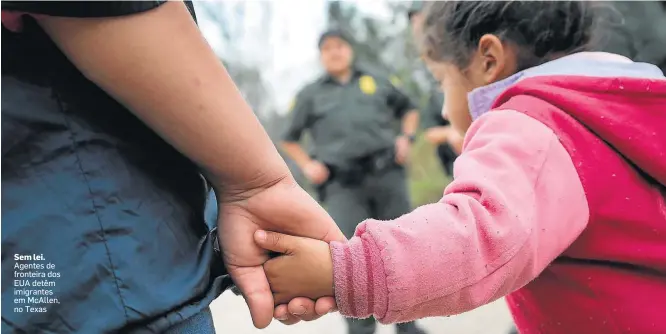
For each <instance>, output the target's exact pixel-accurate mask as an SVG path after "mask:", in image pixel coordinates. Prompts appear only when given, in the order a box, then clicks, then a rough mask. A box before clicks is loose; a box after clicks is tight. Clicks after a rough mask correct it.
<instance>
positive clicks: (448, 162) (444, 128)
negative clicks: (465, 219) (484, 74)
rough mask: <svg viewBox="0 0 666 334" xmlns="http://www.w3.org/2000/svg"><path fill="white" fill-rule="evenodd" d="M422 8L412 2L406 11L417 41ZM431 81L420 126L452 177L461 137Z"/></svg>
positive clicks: (437, 89)
mask: <svg viewBox="0 0 666 334" xmlns="http://www.w3.org/2000/svg"><path fill="white" fill-rule="evenodd" d="M423 6H424V2H423V1H413V2H412V4H411V6H410V8H409V11H408V17H409V22H410V25H411V28H412V35H413V37H414V39H415V40H417V41H418V40H419V38H420V34H421V23H422V21H423V14H422V13H421V12H422V9H423ZM431 79H432V81H433V82H432V85H431V87H430V92H429V97H428V102H427V105H426V107H425V108H423V110H422V117H421V120H422V121H421V122H422V123H421V124H422V127H423V128H424V129H425V139H426V140H427V141H428V142H429V143H430V144H432V145H434V146H435V149H436V151H437V157H438V158H439V160H440V162H441V163H442V166H443V167H444V170H445V171H446V174H448V175H449V176H453V162H454V161H455V160H456V158H457V157H458V155H459V154H460V151H462V139H463V136H462V135H460V134H459V133H458V132H456V131H455V130H454V129H453V128H452V127H451V126H450V124H449V121H448V120H447V119H446V117H445V115H443V110H442V107H443V106H444V94H443V93H442V91H441V89H440V88H439V84H438V83H437V82H435V80H434V78H431Z"/></svg>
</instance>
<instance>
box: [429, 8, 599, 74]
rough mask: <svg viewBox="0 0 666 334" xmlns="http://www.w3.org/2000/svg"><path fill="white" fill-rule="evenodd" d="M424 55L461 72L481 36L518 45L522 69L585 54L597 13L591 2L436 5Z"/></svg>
mask: <svg viewBox="0 0 666 334" xmlns="http://www.w3.org/2000/svg"><path fill="white" fill-rule="evenodd" d="M423 24H424V26H423V31H424V35H423V36H424V40H423V48H424V49H423V51H424V54H425V56H426V57H428V58H429V59H431V60H433V61H449V62H452V63H453V64H455V65H456V66H458V67H460V68H465V67H467V65H469V61H470V58H471V57H470V55H471V54H472V53H473V52H474V51H475V50H476V48H477V45H478V43H479V40H480V39H481V37H482V36H483V35H485V34H493V35H496V36H497V37H499V38H500V39H501V40H502V41H503V42H509V43H513V44H514V45H515V46H517V47H518V50H517V51H518V67H519V70H523V69H526V68H529V67H532V66H536V65H540V64H542V63H545V62H547V61H549V60H552V59H553V58H556V57H558V56H560V55H562V54H570V53H573V52H578V51H583V50H585V49H586V47H587V45H588V44H589V42H590V39H591V35H592V30H593V26H594V15H593V12H592V9H591V8H590V6H589V3H588V1H433V2H431V3H430V4H429V5H428V6H427V7H426V15H425V21H424V23H423Z"/></svg>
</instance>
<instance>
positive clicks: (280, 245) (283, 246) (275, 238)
mask: <svg viewBox="0 0 666 334" xmlns="http://www.w3.org/2000/svg"><path fill="white" fill-rule="evenodd" d="M254 241H255V242H256V243H257V245H259V247H261V248H263V249H266V250H269V251H273V252H278V253H281V254H290V253H293V251H294V250H295V249H296V246H297V244H298V237H294V236H291V235H288V234H282V233H275V232H269V231H264V230H258V231H257V232H255V233H254Z"/></svg>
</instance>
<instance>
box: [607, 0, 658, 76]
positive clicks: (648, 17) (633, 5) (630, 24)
mask: <svg viewBox="0 0 666 334" xmlns="http://www.w3.org/2000/svg"><path fill="white" fill-rule="evenodd" d="M606 5H609V6H611V7H610V8H612V9H614V10H613V11H612V12H610V13H609V14H608V15H604V18H605V20H604V21H602V22H601V24H599V25H598V29H597V31H596V32H595V33H596V35H597V36H596V38H595V40H596V41H597V43H598V46H597V47H598V49H601V50H603V51H607V52H612V53H617V54H621V55H623V56H626V57H629V58H631V59H632V60H633V61H637V62H645V63H650V64H654V65H657V66H658V67H659V68H660V69H661V71H662V72H665V73H666V1H613V2H609V3H607V4H606Z"/></svg>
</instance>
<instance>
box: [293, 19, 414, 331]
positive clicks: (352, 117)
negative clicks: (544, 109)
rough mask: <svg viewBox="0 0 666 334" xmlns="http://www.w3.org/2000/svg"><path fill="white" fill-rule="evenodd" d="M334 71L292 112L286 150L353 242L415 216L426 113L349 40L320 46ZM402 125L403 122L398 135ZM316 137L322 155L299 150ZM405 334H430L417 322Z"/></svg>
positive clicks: (368, 322) (365, 325) (371, 326)
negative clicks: (376, 222)
mask: <svg viewBox="0 0 666 334" xmlns="http://www.w3.org/2000/svg"><path fill="white" fill-rule="evenodd" d="M319 50H320V56H321V63H322V65H323V67H324V69H325V70H326V74H324V75H323V76H322V77H320V78H319V79H317V80H315V81H314V82H312V83H310V84H309V85H307V86H306V87H305V88H303V89H302V90H301V91H300V92H299V93H298V95H297V96H296V99H295V100H294V101H293V103H292V106H291V118H292V119H291V123H290V125H289V127H288V129H287V131H286V134H285V137H284V142H283V143H282V148H283V149H284V151H285V152H286V153H287V154H288V155H289V156H290V157H291V158H292V159H293V160H294V161H295V162H296V163H297V164H298V166H299V167H300V168H301V169H302V171H303V173H304V174H305V176H306V177H307V178H308V179H309V180H310V182H312V183H313V184H315V185H317V186H318V189H319V191H320V199H322V201H323V203H324V204H325V206H326V207H327V210H328V211H329V213H330V214H331V216H332V217H333V219H334V220H335V221H336V222H337V224H338V226H339V227H340V229H341V230H342V232H343V233H344V234H345V235H346V236H347V237H348V238H349V237H352V236H353V234H354V230H355V228H356V225H357V224H359V223H360V222H361V221H363V220H365V219H367V218H377V219H393V218H396V217H398V216H400V215H402V214H404V213H407V212H408V211H409V210H410V203H409V196H408V192H407V184H406V176H405V170H404V168H403V164H405V163H406V162H407V159H408V155H409V149H410V145H411V143H412V142H413V141H414V134H415V132H416V130H417V128H418V117H419V114H418V111H417V110H416V109H415V108H414V105H413V104H412V103H411V102H410V100H409V98H408V97H407V96H406V95H405V94H403V93H402V92H400V90H398V88H396V87H395V86H394V84H393V83H392V82H391V80H390V78H385V77H383V76H381V75H377V74H375V73H372V72H370V71H368V70H365V69H363V68H361V67H360V66H357V65H355V64H354V63H353V51H352V47H351V44H350V42H349V39H348V38H347V37H346V36H344V35H343V34H342V33H341V32H340V31H328V32H326V33H324V34H323V35H322V36H321V38H320V40H319ZM396 120H401V121H402V124H401V125H402V126H401V127H400V128H401V129H400V130H399V131H398V130H397V126H396ZM306 130H307V131H309V133H310V136H311V139H312V142H313V146H314V155H310V154H308V153H306V152H305V150H304V149H303V148H302V147H301V145H300V144H299V140H300V139H301V135H302V134H303V132H304V131H306ZM375 327H376V324H375V321H374V319H372V318H370V319H364V320H349V332H350V333H351V334H365V333H374V331H375ZM398 333H424V332H423V331H422V330H420V329H419V328H417V327H416V325H415V324H414V323H406V324H400V325H398Z"/></svg>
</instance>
